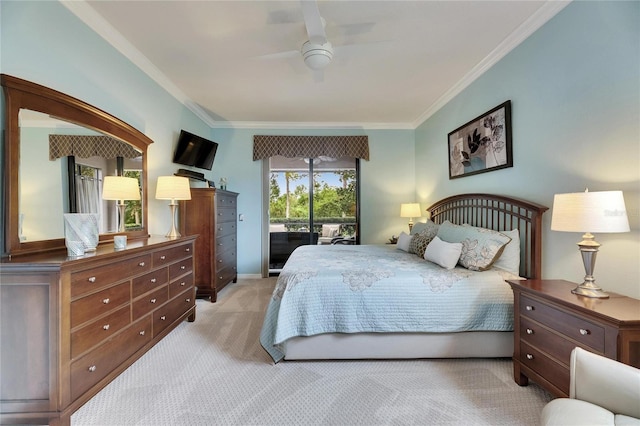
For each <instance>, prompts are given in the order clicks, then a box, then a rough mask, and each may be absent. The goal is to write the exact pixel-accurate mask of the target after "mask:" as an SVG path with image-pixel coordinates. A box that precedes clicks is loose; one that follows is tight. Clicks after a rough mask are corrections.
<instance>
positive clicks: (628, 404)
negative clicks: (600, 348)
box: [540, 347, 640, 426]
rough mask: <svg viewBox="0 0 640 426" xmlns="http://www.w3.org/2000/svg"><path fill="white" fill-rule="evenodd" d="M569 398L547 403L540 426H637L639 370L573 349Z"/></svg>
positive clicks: (639, 414) (638, 423)
mask: <svg viewBox="0 0 640 426" xmlns="http://www.w3.org/2000/svg"><path fill="white" fill-rule="evenodd" d="M570 364H571V367H570V369H571V370H570V377H571V382H570V385H569V398H558V399H554V400H553V401H551V402H549V403H548V404H547V405H546V406H545V407H544V408H543V410H542V416H541V421H540V423H541V424H542V425H580V426H585V425H625V426H630V425H636V426H637V425H640V370H639V369H637V368H634V367H631V366H629V365H626V364H622V363H621V362H618V361H615V360H612V359H609V358H605V357H603V356H600V355H596V354H594V353H591V352H589V351H586V350H584V349H581V348H577V347H576V348H574V349H573V351H572V352H571V361H570Z"/></svg>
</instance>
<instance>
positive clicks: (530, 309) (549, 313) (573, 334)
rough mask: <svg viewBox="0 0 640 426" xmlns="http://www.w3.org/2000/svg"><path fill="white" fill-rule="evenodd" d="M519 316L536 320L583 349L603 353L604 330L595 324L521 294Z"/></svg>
mask: <svg viewBox="0 0 640 426" xmlns="http://www.w3.org/2000/svg"><path fill="white" fill-rule="evenodd" d="M520 311H521V315H522V316H524V317H528V318H531V319H534V320H536V321H537V322H539V323H541V324H544V325H546V326H548V327H550V328H552V329H554V330H556V331H558V332H560V333H562V334H564V335H566V336H567V337H570V338H572V339H573V340H575V341H576V342H579V343H580V344H581V345H584V346H585V347H588V348H592V349H594V350H595V351H596V352H600V353H603V352H604V334H605V333H604V328H603V327H602V326H600V325H598V324H596V323H593V322H590V321H587V320H585V319H583V318H579V317H576V316H574V315H571V314H569V313H566V312H564V311H561V310H559V309H557V308H555V307H553V306H550V305H547V304H545V303H543V302H540V301H538V300H536V299H533V298H529V297H527V296H525V295H524V294H522V295H521V296H520Z"/></svg>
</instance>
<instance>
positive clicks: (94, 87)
mask: <svg viewBox="0 0 640 426" xmlns="http://www.w3.org/2000/svg"><path fill="white" fill-rule="evenodd" d="M0 20H1V21H0V23H1V26H0V36H1V38H0V49H1V50H0V52H1V55H0V61H1V62H0V71H1V72H2V73H6V74H10V75H14V76H16V77H20V78H24V79H27V80H31V81H34V82H36V83H40V84H43V85H45V86H49V87H52V88H54V89H56V90H59V91H62V92H65V93H68V94H71V95H72V96H75V97H78V98H80V99H82V100H84V101H86V102H88V103H90V104H93V105H96V106H98V107H99V108H101V109H104V110H105V111H107V112H109V113H111V114H113V115H115V116H117V117H119V118H121V119H123V120H124V121H125V122H128V123H130V124H131V125H133V126H135V127H136V128H138V129H139V130H141V131H142V132H143V133H145V134H146V135H148V136H149V137H150V138H151V139H153V140H154V142H155V143H154V144H153V145H151V147H150V148H149V159H148V160H149V162H148V165H149V178H150V179H149V191H150V195H151V196H150V197H149V213H150V224H149V230H150V232H151V233H154V234H163V233H165V232H166V231H167V230H168V228H169V225H170V217H169V210H168V208H167V207H166V203H165V202H161V201H156V200H155V199H154V197H153V194H154V192H155V182H156V179H157V177H158V176H161V175H168V174H172V173H173V172H175V170H176V168H177V167H178V166H176V165H175V164H173V163H172V162H171V156H172V152H173V146H174V144H175V141H176V139H177V135H178V132H179V130H180V129H181V128H184V129H186V130H189V131H192V132H194V133H197V134H201V135H203V136H207V135H210V136H211V138H212V139H213V140H215V141H217V142H219V143H220V147H219V154H218V156H217V158H216V162H215V164H214V167H213V170H212V171H211V172H208V173H207V174H206V175H207V178H209V179H213V180H215V181H217V180H218V179H219V178H220V177H221V176H225V177H227V178H228V180H229V184H228V187H229V189H230V190H233V191H237V192H239V193H240V198H239V210H240V211H239V212H240V213H243V214H244V215H245V221H244V222H242V223H240V224H239V230H240V232H239V265H238V267H239V268H238V270H239V272H240V273H241V274H258V273H259V271H260V239H259V235H260V232H261V229H260V223H261V222H260V214H261V192H260V188H261V186H260V179H261V165H260V163H259V162H253V161H252V141H253V135H254V134H325V135H334V134H362V133H364V134H367V135H369V144H370V150H371V161H369V162H367V161H363V162H362V163H361V164H362V229H363V235H362V237H363V242H365V243H381V242H384V241H386V239H387V238H388V237H390V236H391V234H396V235H397V234H398V233H399V232H400V231H402V230H405V229H406V220H405V219H400V218H399V217H398V215H399V205H400V203H402V202H407V201H414V199H415V200H416V201H420V202H421V203H422V204H423V206H425V207H426V205H428V204H429V203H431V202H433V201H435V200H437V199H440V198H442V197H443V196H447V195H451V194H455V193H460V192H469V191H483V192H498V193H504V194H509V195H517V196H520V197H522V198H525V199H530V200H533V201H537V202H539V203H542V204H545V205H548V206H551V203H552V199H553V194H554V193H558V192H570V191H579V190H582V189H583V188H584V187H586V186H588V187H589V188H590V189H591V190H609V189H622V190H624V191H625V198H626V202H627V208H628V210H629V212H630V219H631V222H632V227H633V232H632V233H629V234H611V235H598V236H597V238H598V240H599V241H600V242H601V243H602V244H603V247H602V249H601V252H600V254H599V258H598V262H597V267H596V277H597V278H598V282H599V283H600V284H601V285H603V286H604V287H606V288H608V289H611V290H615V291H618V292H621V293H625V294H630V295H634V296H636V297H640V285H639V283H640V268H639V266H638V258H639V257H640V248H639V242H638V241H639V238H638V237H639V235H638V228H639V225H638V220H639V216H640V213H639V211H640V208H639V198H640V197H639V193H638V192H639V186H640V171H639V170H640V144H639V141H640V128H639V124H638V117H640V105H639V104H640V101H639V98H640V82H639V81H640V77H639V76H640V69H639V68H640V42H639V40H640V34H639V28H638V25H637V22H639V21H640V3H638V2H574V3H572V4H571V5H569V6H568V7H567V8H565V9H564V10H563V11H562V12H560V13H559V14H558V15H557V16H556V17H555V18H554V19H553V20H552V21H550V22H549V23H548V24H547V25H545V26H544V27H542V28H541V29H540V30H539V31H537V32H536V33H535V34H534V35H533V36H531V37H530V38H529V39H528V40H526V41H525V42H524V43H523V44H522V45H521V46H519V47H518V48H516V49H515V50H514V51H512V52H511V53H510V54H509V55H507V56H506V57H505V58H504V59H503V60H502V61H500V62H499V63H498V64H496V65H495V66H494V67H493V68H492V69H491V70H489V71H488V72H487V73H486V74H485V75H483V76H482V77H480V78H479V79H478V80H477V81H475V82H474V83H473V84H472V85H471V86H470V87H468V88H467V89H466V90H465V91H464V92H463V93H461V94H460V95H459V96H457V97H456V98H455V99H453V100H452V101H451V102H450V103H448V104H447V105H446V106H445V107H444V108H443V109H441V110H440V111H438V112H437V113H436V114H435V115H434V116H432V117H431V118H430V119H429V120H427V122H425V123H424V124H423V125H421V126H420V127H419V128H418V129H417V130H416V131H415V132H414V131H411V130H362V131H359V130H353V131H346V130H334V131H327V130H320V129H317V130H306V131H301V130H298V129H280V130H274V129H263V130H252V129H210V128H209V127H208V126H207V125H206V124H205V123H203V122H202V121H201V120H199V119H198V118H197V117H196V116H195V115H194V114H193V113H191V112H190V111H189V110H187V109H186V108H185V107H184V106H183V105H182V104H181V103H179V102H178V101H176V100H175V99H174V98H173V97H171V96H170V95H169V94H168V93H167V92H166V91H164V90H163V89H162V88H161V87H159V86H158V85H157V84H156V83H155V82H153V81H152V80H151V79H150V78H149V77H147V76H146V75H145V74H144V73H142V72H141V71H140V70H139V69H138V68H137V67H135V66H134V65H133V64H132V63H131V62H130V61H128V60H127V59H126V58H125V57H123V56H122V55H120V54H119V53H118V52H117V51H116V50H115V49H114V48H113V47H111V46H110V45H109V44H107V42H105V41H104V40H103V39H102V38H100V37H99V36H98V35H96V34H95V33H94V32H93V31H92V30H90V29H89V28H88V27H86V26H85V25H84V24H83V23H82V22H80V21H79V20H78V19H77V18H76V17H75V16H74V15H73V14H71V12H69V11H68V10H67V9H66V8H65V7H63V6H61V5H60V4H59V3H57V2H50V1H43V2H14V1H1V2H0ZM506 99H511V100H512V103H513V141H514V167H513V168H510V169H505V170H500V171H496V172H491V173H486V174H482V175H477V176H471V177H466V178H461V179H456V180H453V181H450V180H449V179H448V173H447V152H446V135H447V133H449V132H450V131H451V130H453V129H455V128H457V127H458V126H460V125H461V124H463V123H465V122H466V121H468V120H469V119H471V118H473V117H475V116H477V115H479V114H481V113H482V112H484V111H486V110H488V109H490V108H492V107H493V106H495V105H498V104H499V103H501V102H503V101H504V100H506ZM413 158H415V161H412V159H413ZM549 222H550V214H549V215H547V217H546V220H545V233H544V238H545V245H544V275H545V277H557V278H566V279H570V280H573V281H578V280H581V278H582V270H583V269H582V264H581V262H580V259H579V255H578V253H577V249H576V247H575V243H576V242H577V241H578V239H579V235H575V234H564V233H559V232H551V231H549V230H548V229H549Z"/></svg>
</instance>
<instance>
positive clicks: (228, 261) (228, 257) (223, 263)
mask: <svg viewBox="0 0 640 426" xmlns="http://www.w3.org/2000/svg"><path fill="white" fill-rule="evenodd" d="M236 264H237V261H236V250H235V249H232V250H229V251H225V252H222V253H216V273H218V272H220V271H222V270H223V269H226V268H229V267H232V266H235V265H236Z"/></svg>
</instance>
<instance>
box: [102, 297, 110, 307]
mask: <svg viewBox="0 0 640 426" xmlns="http://www.w3.org/2000/svg"><path fill="white" fill-rule="evenodd" d="M109 302H110V300H109V298H108V297H107V298H106V299H102V303H104V304H105V305H108V304H109Z"/></svg>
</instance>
